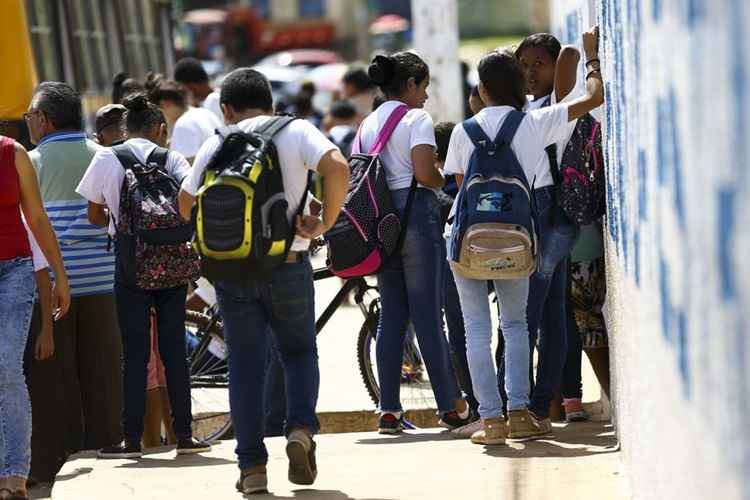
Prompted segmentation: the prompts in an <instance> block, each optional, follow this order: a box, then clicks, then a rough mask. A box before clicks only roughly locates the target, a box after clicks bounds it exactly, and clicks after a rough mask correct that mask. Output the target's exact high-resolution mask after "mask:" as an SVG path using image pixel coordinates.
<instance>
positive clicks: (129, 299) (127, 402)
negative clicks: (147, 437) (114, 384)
mask: <svg viewBox="0 0 750 500" xmlns="http://www.w3.org/2000/svg"><path fill="white" fill-rule="evenodd" d="M123 104H124V105H125V107H126V108H127V112H126V115H125V124H126V128H127V131H128V135H129V137H130V139H128V140H127V141H126V142H125V143H124V144H121V145H119V146H115V147H114V148H108V149H103V150H101V151H99V152H98V153H97V154H96V155H95V156H94V158H93V160H92V161H91V164H90V165H89V167H88V170H87V171H86V173H85V175H84V176H83V178H82V179H81V182H80V184H79V185H78V187H77V189H76V191H77V192H78V193H79V194H80V195H81V196H83V197H84V198H86V199H87V200H89V205H88V207H89V208H88V213H89V220H90V221H91V223H92V224H96V225H99V226H108V227H109V234H110V236H112V237H113V238H114V242H115V298H116V302H117V314H118V321H119V324H120V332H121V335H122V343H123V354H124V356H123V358H124V363H123V372H124V373H123V375H124V411H123V431H124V437H125V440H124V442H123V443H121V444H119V445H114V446H108V447H106V448H103V449H102V450H100V451H99V457H100V458H139V457H141V456H142V448H141V439H142V437H143V431H144V413H145V393H146V366H147V363H148V359H149V354H150V353H151V349H150V346H151V343H150V332H151V328H150V326H151V308H152V307H153V308H154V309H155V310H156V321H157V327H158V332H159V336H158V339H159V352H160V354H161V358H162V360H163V361H164V366H165V369H166V378H167V385H168V391H169V399H170V404H171V408H172V418H173V427H174V431H175V434H176V435H177V454H178V455H182V454H190V453H199V452H204V451H209V450H210V449H211V447H210V446H209V445H207V444H206V443H202V442H199V441H196V440H195V439H193V437H192V429H191V424H192V412H191V400H190V378H189V371H188V365H187V357H186V352H185V298H186V294H187V283H188V282H189V281H190V280H193V279H196V278H197V272H198V262H197V256H195V254H194V253H193V251H192V249H191V248H190V246H189V243H188V241H189V238H190V235H191V234H192V227H191V226H189V225H186V224H185V223H184V221H182V219H181V217H180V215H179V211H178V201H177V196H178V193H179V183H180V182H181V181H182V179H183V178H184V177H185V176H186V175H187V173H188V170H189V168H190V165H189V164H188V163H187V161H186V160H185V158H184V157H183V156H182V155H181V154H179V153H177V152H174V151H168V150H166V149H163V147H160V145H164V144H166V141H167V125H166V121H165V119H164V115H163V114H162V112H161V111H160V110H159V108H157V107H156V106H155V105H153V104H151V103H149V102H148V100H147V98H146V96H145V94H135V95H132V96H130V97H128V98H126V99H125V102H124V103H123Z"/></svg>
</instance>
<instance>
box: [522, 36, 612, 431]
mask: <svg viewBox="0 0 750 500" xmlns="http://www.w3.org/2000/svg"><path fill="white" fill-rule="evenodd" d="M515 55H516V58H517V59H518V60H519V62H520V64H521V67H522V68H523V71H524V74H525V77H526V91H527V94H528V95H529V96H530V100H529V102H528V104H527V107H526V109H527V110H534V109H540V108H541V107H544V106H549V105H554V104H556V103H558V102H571V101H573V100H574V99H575V98H577V97H580V95H581V94H583V91H582V90H580V89H578V90H576V75H577V71H578V62H579V59H580V54H579V53H578V50H577V49H575V47H572V46H566V47H564V48H563V47H561V46H560V42H559V41H558V40H557V39H556V38H555V37H554V36H552V35H550V34H547V33H537V34H535V35H531V36H529V37H527V38H526V39H525V40H523V42H521V44H520V45H519V46H518V48H517V49H516V52H515ZM586 63H587V64H586V66H587V71H590V70H592V69H598V68H599V60H598V59H597V55H596V53H594V54H591V55H589V54H587V58H586ZM589 63H590V64H589ZM574 90H576V91H574ZM575 125H576V122H575V121H571V122H569V123H567V124H566V125H565V126H564V127H563V130H562V131H561V134H560V136H559V137H558V138H557V139H556V140H555V141H554V154H555V155H556V158H555V160H556V163H557V165H559V164H560V162H561V160H562V155H563V152H564V150H565V147H566V145H567V144H568V141H569V140H570V137H571V135H572V134H573V130H574V128H575ZM550 154H552V153H550ZM547 165H548V169H547V172H544V173H543V175H540V176H539V177H537V179H536V187H537V190H536V198H537V208H538V224H539V235H540V238H541V240H540V250H541V260H540V262H539V265H538V267H537V271H536V272H535V273H534V274H533V275H532V277H531V280H530V283H529V301H528V307H527V317H528V322H529V340H530V344H531V348H532V353H533V348H534V347H535V346H536V344H537V335H539V348H538V352H539V361H538V364H537V372H536V382H535V384H534V385H533V391H532V397H531V405H530V406H529V411H530V412H531V413H533V414H534V415H535V416H536V417H537V418H539V419H540V420H542V421H546V420H548V417H549V415H550V403H551V402H552V400H553V398H554V395H555V392H556V391H557V390H558V388H559V386H560V382H561V377H562V370H563V366H564V363H565V358H566V354H567V337H568V335H567V332H566V329H567V328H566V325H567V314H566V311H565V309H566V295H567V294H566V288H567V283H568V279H567V274H568V256H569V255H570V251H571V249H572V248H573V245H574V244H575V240H576V238H577V237H578V233H579V229H578V227H577V226H576V225H575V224H574V223H573V222H571V221H570V220H569V219H568V218H567V216H566V215H565V214H564V213H563V212H562V210H561V209H560V207H559V206H558V205H557V203H556V200H555V195H554V190H555V188H554V186H553V179H552V174H551V173H550V169H551V168H552V167H551V165H550V162H549V160H548V161H547Z"/></svg>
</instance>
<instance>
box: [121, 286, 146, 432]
mask: <svg viewBox="0 0 750 500" xmlns="http://www.w3.org/2000/svg"><path fill="white" fill-rule="evenodd" d="M115 295H116V297H117V315H118V319H119V322H120V334H121V335H122V346H123V389H124V390H123V394H124V403H123V412H122V414H123V418H122V420H123V434H124V437H125V441H126V442H127V443H133V444H140V442H141V438H142V436H143V417H144V415H145V412H146V375H147V371H146V370H147V368H146V367H147V365H148V358H149V354H150V353H151V343H150V339H151V336H150V332H151V312H150V311H151V305H152V303H153V297H152V294H151V292H146V291H143V290H139V289H137V288H133V287H130V286H127V285H125V284H124V283H121V282H120V280H118V279H117V276H115Z"/></svg>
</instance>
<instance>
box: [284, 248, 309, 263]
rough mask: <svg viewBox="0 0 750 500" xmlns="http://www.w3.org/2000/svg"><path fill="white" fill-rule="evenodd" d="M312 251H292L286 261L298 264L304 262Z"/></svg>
mask: <svg viewBox="0 0 750 500" xmlns="http://www.w3.org/2000/svg"><path fill="white" fill-rule="evenodd" d="M309 255H310V252H308V251H304V252H295V251H290V252H289V253H288V254H287V256H286V260H285V261H284V262H285V263H287V264H296V263H299V262H304V261H305V259H306V258H307V257H309Z"/></svg>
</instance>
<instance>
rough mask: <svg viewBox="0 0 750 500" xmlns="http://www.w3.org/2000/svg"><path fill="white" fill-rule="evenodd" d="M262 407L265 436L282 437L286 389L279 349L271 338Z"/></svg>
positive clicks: (284, 422) (284, 421)
mask: <svg viewBox="0 0 750 500" xmlns="http://www.w3.org/2000/svg"><path fill="white" fill-rule="evenodd" d="M263 407H264V411H265V433H264V434H265V436H266V437H271V436H283V435H284V425H285V424H286V387H285V386H284V368H283V367H282V366H281V356H280V354H279V349H278V348H277V347H276V345H274V342H273V338H271V340H270V342H268V359H267V360H266V385H265V387H264V389H263Z"/></svg>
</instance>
